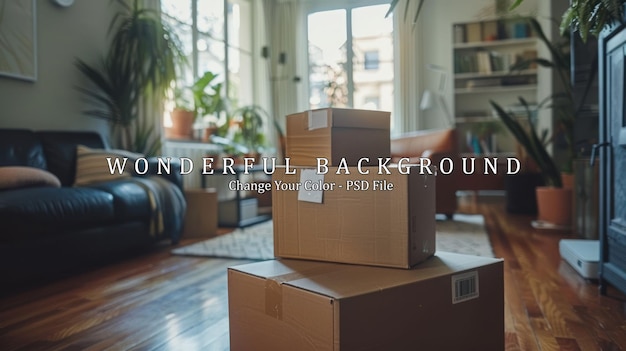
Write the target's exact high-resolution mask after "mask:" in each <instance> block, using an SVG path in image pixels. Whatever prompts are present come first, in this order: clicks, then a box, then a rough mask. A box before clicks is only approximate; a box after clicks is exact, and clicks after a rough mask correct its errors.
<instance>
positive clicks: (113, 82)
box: [76, 0, 184, 154]
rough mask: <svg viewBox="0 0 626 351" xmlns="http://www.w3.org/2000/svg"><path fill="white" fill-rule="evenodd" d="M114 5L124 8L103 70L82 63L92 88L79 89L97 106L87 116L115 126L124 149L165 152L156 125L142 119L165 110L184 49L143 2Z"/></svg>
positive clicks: (111, 29) (117, 18)
mask: <svg viewBox="0 0 626 351" xmlns="http://www.w3.org/2000/svg"><path fill="white" fill-rule="evenodd" d="M112 1H116V2H118V3H119V4H120V5H121V8H122V9H121V10H120V11H119V12H118V13H117V14H116V15H115V17H114V18H113V20H112V21H111V25H110V27H109V33H110V34H111V33H112V36H113V37H112V40H111V46H110V48H109V50H108V52H107V54H106V55H105V57H104V59H103V60H102V62H101V63H100V64H99V65H97V66H93V65H91V64H88V63H86V62H85V61H83V60H80V59H77V60H76V67H77V68H78V70H79V71H80V72H81V73H82V74H83V75H84V76H85V77H86V78H87V79H88V80H89V81H90V82H91V83H92V87H79V88H78V90H79V91H80V92H82V93H83V94H84V95H85V96H86V97H87V98H88V99H89V100H90V102H91V103H92V104H93V107H92V108H90V109H89V110H87V111H85V113H86V114H87V115H89V116H93V117H97V118H103V119H106V120H107V121H109V123H110V124H111V126H112V128H113V132H114V133H115V134H118V137H119V139H120V147H123V148H126V149H129V150H132V151H135V152H143V153H145V154H154V153H156V152H157V151H158V149H159V148H160V138H159V136H158V135H155V133H154V132H155V123H154V122H153V123H150V122H151V121H148V120H142V119H141V118H139V116H140V113H141V112H142V111H143V112H147V111H149V110H150V109H156V110H159V107H160V106H162V103H163V101H164V99H165V96H166V94H167V92H168V90H169V89H170V86H171V83H172V82H173V81H174V80H175V78H176V69H175V68H176V65H177V64H179V63H180V62H182V61H183V60H184V58H183V55H182V50H181V45H180V42H179V41H178V39H177V38H176V37H175V36H174V35H173V34H172V32H171V30H169V28H168V27H167V26H166V24H165V23H163V22H162V21H161V17H160V15H159V14H158V13H157V12H156V11H154V10H152V9H147V8H143V7H142V6H141V5H140V0H132V3H131V4H128V3H127V2H126V1H124V0H112Z"/></svg>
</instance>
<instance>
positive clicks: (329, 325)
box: [228, 109, 504, 350]
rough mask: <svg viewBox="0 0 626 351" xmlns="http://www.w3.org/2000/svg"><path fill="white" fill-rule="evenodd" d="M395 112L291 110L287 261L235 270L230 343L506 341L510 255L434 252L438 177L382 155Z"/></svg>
mask: <svg viewBox="0 0 626 351" xmlns="http://www.w3.org/2000/svg"><path fill="white" fill-rule="evenodd" d="M389 117H390V116H389V113H384V112H377V111H362V110H346V109H322V110H315V111H308V112H304V113H299V114H294V115H290V116H288V117H287V157H290V161H291V162H290V163H291V167H285V168H279V169H277V170H276V171H275V173H274V175H273V179H272V181H273V183H274V184H273V185H274V187H273V189H272V197H273V200H272V206H273V210H272V213H273V218H274V254H275V255H276V257H280V258H283V259H281V260H276V261H268V262H260V263H254V264H250V265H245V266H239V267H233V268H231V269H229V287H228V290H229V313H230V332H231V349H232V350H416V349H420V350H421V349H423V350H458V349H472V350H501V349H502V348H503V347H504V326H503V314H504V313H503V310H504V303H503V280H502V262H501V261H500V260H496V259H491V258H479V257H472V256H465V255H456V254H446V253H438V254H437V255H436V256H435V257H434V258H432V256H433V255H434V253H435V176H434V175H430V174H429V171H430V170H427V169H421V168H419V167H415V168H413V167H409V168H404V167H393V166H391V165H389V164H387V163H386V162H384V160H385V159H386V158H388V157H389V145H390V140H389V135H390V133H389ZM318 158H320V159H322V160H323V161H321V162H320V161H319V160H318ZM379 159H382V161H379ZM326 161H327V162H326ZM377 163H378V165H376V164H377ZM320 164H323V165H324V166H322V167H319V165H320ZM366 164H369V165H370V166H365V165H366ZM293 259H296V260H293ZM321 261H328V262H321ZM340 263H347V264H340ZM373 266H378V267H373ZM384 267H387V268H384ZM389 267H392V268H389ZM399 268H401V269H399Z"/></svg>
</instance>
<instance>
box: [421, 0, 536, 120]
mask: <svg viewBox="0 0 626 351" xmlns="http://www.w3.org/2000/svg"><path fill="white" fill-rule="evenodd" d="M538 3H539V0H524V2H523V3H522V5H521V6H520V7H519V8H518V9H517V10H516V11H515V13H519V14H536V13H537V7H538V6H537V4H538ZM494 4H495V0H464V1H458V0H437V1H428V0H427V1H425V2H424V7H423V8H422V13H421V14H420V19H419V23H418V26H417V28H416V29H415V30H418V31H420V34H419V35H418V40H419V42H418V47H419V51H420V53H419V55H420V60H421V63H422V64H421V66H422V71H421V75H420V79H419V82H418V85H419V91H423V90H424V89H431V90H436V89H437V87H438V84H439V80H438V79H439V76H438V75H437V74H436V73H434V72H431V71H428V70H426V69H424V68H423V67H424V66H425V65H427V64H436V65H438V66H442V67H443V68H444V69H445V70H446V71H447V72H448V81H447V84H446V92H445V99H446V102H447V103H448V106H449V108H450V111H454V95H453V86H454V82H453V81H452V77H453V68H454V65H453V62H452V60H453V59H452V25H453V24H454V23H457V22H467V21H474V20H480V19H482V18H493V17H494V16H495V10H494V6H495V5H494ZM445 126H446V121H445V119H443V118H442V111H440V110H439V109H433V110H427V111H422V112H421V114H420V123H419V127H420V129H433V128H443V127H445Z"/></svg>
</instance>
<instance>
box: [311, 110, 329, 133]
mask: <svg viewBox="0 0 626 351" xmlns="http://www.w3.org/2000/svg"><path fill="white" fill-rule="evenodd" d="M327 127H328V111H327V110H315V111H309V130H314V129H321V128H327Z"/></svg>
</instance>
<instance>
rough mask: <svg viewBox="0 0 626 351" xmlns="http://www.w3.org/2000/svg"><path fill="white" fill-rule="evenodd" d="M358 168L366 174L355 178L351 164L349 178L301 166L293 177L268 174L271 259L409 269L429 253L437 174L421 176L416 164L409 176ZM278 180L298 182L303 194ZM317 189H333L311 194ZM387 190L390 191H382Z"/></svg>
mask: <svg viewBox="0 0 626 351" xmlns="http://www.w3.org/2000/svg"><path fill="white" fill-rule="evenodd" d="M362 170H363V171H364V172H369V174H368V175H363V174H360V173H359V172H358V170H357V168H356V167H350V168H349V171H350V174H349V175H346V174H343V173H342V174H336V173H337V168H336V167H329V171H328V173H327V174H325V175H322V176H318V175H316V173H317V171H316V170H312V169H307V168H304V167H293V168H292V169H291V171H295V172H296V174H293V175H290V174H286V172H285V168H277V169H276V172H274V174H273V176H272V180H273V182H274V188H273V189H272V215H273V218H274V255H276V257H283V258H298V259H311V260H321V261H330V262H344V263H354V264H365V265H375V266H385V267H397V268H410V267H411V266H413V265H415V264H417V263H419V262H422V261H424V260H426V259H427V258H428V257H430V256H432V255H433V254H434V253H435V176H434V175H431V176H429V175H420V174H419V173H420V172H419V169H418V168H417V167H414V168H412V171H411V172H410V174H408V175H405V174H400V172H399V169H398V168H390V171H391V173H392V174H390V175H386V174H378V167H363V168H362ZM305 173H306V174H310V173H313V177H318V179H309V176H306V175H305V176H303V174H305ZM321 178H323V179H321ZM277 182H278V183H280V184H281V186H284V185H291V189H293V188H294V186H293V185H294V184H295V185H297V184H301V185H300V190H299V191H292V190H285V189H280V187H279V186H278V185H277ZM307 182H310V183H308V184H309V188H308V189H307V187H306V186H307ZM350 182H352V183H350ZM319 184H322V186H327V188H329V187H330V186H332V190H331V189H329V190H326V191H321V192H320V191H313V190H310V189H311V188H312V187H315V186H318V185H319ZM324 184H326V185H324ZM332 184H334V185H332ZM351 185H352V186H351ZM354 186H360V187H361V190H359V189H356V188H355V187H354ZM366 186H368V189H367V190H362V189H363V188H365V187H366ZM389 186H393V189H392V190H380V188H381V187H382V188H383V189H387V188H388V187H389ZM315 196H319V197H318V198H317V199H314V197H315ZM307 197H311V198H313V199H311V198H307ZM319 200H321V203H318V202H320V201H319ZM309 201H318V202H309Z"/></svg>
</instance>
